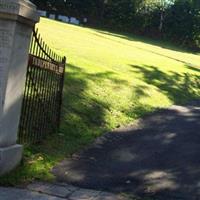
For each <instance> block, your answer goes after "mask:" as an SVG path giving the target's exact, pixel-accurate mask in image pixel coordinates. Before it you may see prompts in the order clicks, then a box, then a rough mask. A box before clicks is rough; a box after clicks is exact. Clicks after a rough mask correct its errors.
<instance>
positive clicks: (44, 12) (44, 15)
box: [38, 10, 47, 17]
mask: <svg viewBox="0 0 200 200" xmlns="http://www.w3.org/2000/svg"><path fill="white" fill-rule="evenodd" d="M38 13H39V15H40V16H41V17H46V16H47V11H45V10H38Z"/></svg>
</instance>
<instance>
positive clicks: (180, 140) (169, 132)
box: [53, 101, 200, 200]
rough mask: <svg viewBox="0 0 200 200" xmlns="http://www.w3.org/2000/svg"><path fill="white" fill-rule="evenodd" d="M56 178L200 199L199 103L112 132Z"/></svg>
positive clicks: (164, 196)
mask: <svg viewBox="0 0 200 200" xmlns="http://www.w3.org/2000/svg"><path fill="white" fill-rule="evenodd" d="M53 173H54V174H55V175H56V176H57V178H58V180H60V181H64V182H66V183H71V184H73V185H76V186H79V187H83V188H89V189H97V190H105V191H111V192H117V193H119V192H128V193H133V194H137V195H139V196H151V197H153V199H154V198H156V199H162V200H172V199H176V200H177V199H180V200H184V199H187V200H199V199H200V101H196V102H193V103H191V104H190V105H187V106H172V107H171V108H169V109H165V110H161V111H158V112H155V113H153V114H152V115H150V116H147V117H146V118H144V119H142V120H140V121H139V122H138V123H137V125H133V126H130V127H127V128H125V129H121V130H116V131H114V132H112V133H108V134H106V135H105V136H104V137H101V138H99V139H98V140H97V141H96V142H95V143H94V144H93V145H92V146H90V147H89V148H88V149H86V150H84V151H83V152H81V153H79V154H78V155H76V156H73V157H72V158H71V159H67V160H65V161H63V162H62V163H61V164H59V165H58V166H56V167H55V168H54V169H53Z"/></svg>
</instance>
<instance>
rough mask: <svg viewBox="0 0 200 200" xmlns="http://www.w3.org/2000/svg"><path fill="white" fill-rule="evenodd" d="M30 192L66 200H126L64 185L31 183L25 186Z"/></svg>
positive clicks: (109, 194) (108, 194) (106, 193)
mask: <svg viewBox="0 0 200 200" xmlns="http://www.w3.org/2000/svg"><path fill="white" fill-rule="evenodd" d="M27 189H28V190H29V191H32V192H37V193H40V194H45V195H49V196H52V197H58V198H62V199H67V200H128V199H127V198H126V197H124V196H122V195H116V194H112V193H108V192H102V191H96V190H88V189H82V188H78V187H74V186H71V185H68V184H65V183H54V184H51V183H42V182H37V183H32V184H30V185H28V186H27Z"/></svg>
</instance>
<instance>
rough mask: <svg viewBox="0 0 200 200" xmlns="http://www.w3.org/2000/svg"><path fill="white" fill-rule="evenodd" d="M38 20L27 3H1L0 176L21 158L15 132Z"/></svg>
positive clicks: (16, 0) (18, 0)
mask: <svg viewBox="0 0 200 200" xmlns="http://www.w3.org/2000/svg"><path fill="white" fill-rule="evenodd" d="M38 21H39V15H38V13H37V11H36V7H35V5H33V4H32V3H31V2H29V1H28V0H0V175H2V174H4V173H6V172H8V171H10V170H12V169H13V168H14V167H16V165H17V164H18V163H19V162H20V160H21V157H22V146H21V145H18V144H16V142H17V132H18V125H19V119H20V112H21V104H22V97H23V89H24V85H25V76H26V69H27V62H28V52H29V44H30V39H31V32H32V29H33V27H34V25H35V23H37V22H38Z"/></svg>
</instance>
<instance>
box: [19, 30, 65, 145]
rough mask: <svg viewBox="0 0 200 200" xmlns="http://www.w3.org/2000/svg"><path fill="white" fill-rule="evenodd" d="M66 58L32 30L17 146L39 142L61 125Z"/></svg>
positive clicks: (36, 31)
mask: <svg viewBox="0 0 200 200" xmlns="http://www.w3.org/2000/svg"><path fill="white" fill-rule="evenodd" d="M65 64H66V58H65V57H63V58H61V57H60V56H59V55H57V54H55V53H54V52H53V51H52V50H51V49H50V48H49V47H48V46H47V44H46V43H45V42H44V41H43V40H42V38H41V35H40V34H39V33H38V29H36V30H33V34H32V39H31V43H30V50H29V62H28V66H27V75H26V82H25V89H24V97H23V104H22V111H21V118H20V125H19V137H18V138H19V142H20V143H36V142H41V141H42V140H43V138H44V137H46V136H47V135H49V134H51V133H53V132H55V131H57V130H58V129H59V123H60V113H61V103H62V91H63V83H64V75H65ZM60 69H62V70H60Z"/></svg>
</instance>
